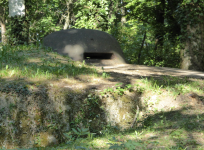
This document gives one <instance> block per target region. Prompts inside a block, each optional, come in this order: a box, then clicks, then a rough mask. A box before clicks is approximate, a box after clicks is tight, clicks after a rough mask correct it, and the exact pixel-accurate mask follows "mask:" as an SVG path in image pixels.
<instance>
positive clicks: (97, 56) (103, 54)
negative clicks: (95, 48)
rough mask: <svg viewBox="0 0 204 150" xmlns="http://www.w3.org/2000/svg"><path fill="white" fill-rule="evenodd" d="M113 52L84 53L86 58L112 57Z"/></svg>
mask: <svg viewBox="0 0 204 150" xmlns="http://www.w3.org/2000/svg"><path fill="white" fill-rule="evenodd" d="M112 56H113V53H87V52H86V53H84V59H112Z"/></svg>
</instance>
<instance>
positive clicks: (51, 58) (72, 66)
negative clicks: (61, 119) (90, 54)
mask: <svg viewBox="0 0 204 150" xmlns="http://www.w3.org/2000/svg"><path fill="white" fill-rule="evenodd" d="M0 68H1V70H0V77H1V78H8V77H13V78H27V79H29V78H30V79H32V78H35V79H54V78H69V77H75V76H77V75H80V74H89V75H94V76H97V74H98V73H97V71H96V69H93V68H90V67H88V66H86V65H85V64H84V63H79V62H74V61H72V60H71V59H70V58H69V57H65V56H60V55H58V54H56V53H54V52H51V51H50V50H49V49H45V48H41V49H36V47H35V46H34V45H29V46H27V47H25V46H15V47H11V46H8V45H6V46H2V47H1V51H0Z"/></svg>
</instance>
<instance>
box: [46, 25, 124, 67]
mask: <svg viewBox="0 0 204 150" xmlns="http://www.w3.org/2000/svg"><path fill="white" fill-rule="evenodd" d="M44 45H45V46H48V47H51V48H53V50H54V51H55V52H58V53H59V54H62V55H68V56H69V57H71V58H72V59H73V60H75V61H83V60H85V61H86V62H88V63H95V62H96V63H101V64H104V65H109V64H111V65H114V64H123V63H126V61H125V59H124V56H123V53H122V50H121V48H120V46H119V44H118V42H117V41H116V40H115V38H114V37H113V36H111V35H110V34H108V33H106V32H103V31H98V30H91V29H68V30H61V31H57V32H53V33H51V34H49V35H48V36H46V37H45V38H44Z"/></svg>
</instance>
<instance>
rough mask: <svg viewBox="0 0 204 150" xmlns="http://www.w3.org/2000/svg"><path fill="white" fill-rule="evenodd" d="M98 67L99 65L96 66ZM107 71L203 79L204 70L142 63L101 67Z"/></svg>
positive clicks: (132, 74)
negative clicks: (149, 65)
mask: <svg viewBox="0 0 204 150" xmlns="http://www.w3.org/2000/svg"><path fill="white" fill-rule="evenodd" d="M97 67H100V68H101V66H97ZM103 68H104V70H105V71H107V72H116V73H121V74H124V75H125V74H127V75H131V76H133V77H134V76H150V75H151V76H160V75H167V76H170V75H171V76H177V77H190V78H198V79H204V72H200V71H192V70H183V69H176V68H167V67H148V66H144V65H132V64H125V65H117V66H104V67H103Z"/></svg>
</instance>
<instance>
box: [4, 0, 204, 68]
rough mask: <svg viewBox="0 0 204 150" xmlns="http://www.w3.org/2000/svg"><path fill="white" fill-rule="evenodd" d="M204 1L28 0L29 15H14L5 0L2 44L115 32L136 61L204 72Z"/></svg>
mask: <svg viewBox="0 0 204 150" xmlns="http://www.w3.org/2000/svg"><path fill="white" fill-rule="evenodd" d="M203 2H204V1H203V0H91V1H89V0H25V6H26V15H25V16H23V17H21V16H15V17H9V7H8V4H9V1H8V0H1V1H0V25H1V41H2V43H3V44H9V45H18V44H30V43H35V44H41V43H42V40H43V38H44V37H45V36H46V35H48V34H50V33H52V32H54V31H59V30H62V29H70V28H86V29H96V30H101V31H105V32H108V33H110V34H111V35H113V36H114V37H115V38H116V39H117V40H118V42H119V43H120V46H121V48H122V49H123V52H124V54H125V57H126V59H127V60H128V62H129V63H132V64H141V65H148V66H160V67H172V68H181V69H187V70H198V71H203V70H204V59H203V57H204V43H203V41H204V16H203V10H204V3H203Z"/></svg>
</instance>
